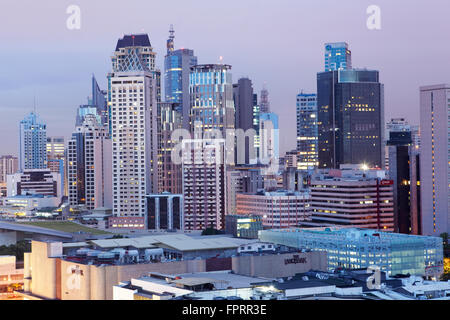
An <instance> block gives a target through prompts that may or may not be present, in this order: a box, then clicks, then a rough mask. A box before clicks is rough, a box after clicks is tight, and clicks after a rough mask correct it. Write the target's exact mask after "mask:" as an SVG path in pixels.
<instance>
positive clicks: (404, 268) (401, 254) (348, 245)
mask: <svg viewBox="0 0 450 320" xmlns="http://www.w3.org/2000/svg"><path fill="white" fill-rule="evenodd" d="M259 239H260V240H261V241H265V242H272V243H275V244H279V245H284V246H289V247H294V248H297V249H309V250H313V251H325V252H327V257H328V269H329V271H333V270H336V269H339V268H348V269H360V268H368V267H370V266H378V267H379V268H380V270H381V271H384V272H386V273H387V274H388V275H406V274H410V275H417V276H424V277H428V278H432V279H438V278H439V277H440V276H441V275H442V273H443V244H442V239H441V238H438V237H426V236H415V235H405V234H397V233H390V232H380V231H377V230H369V229H357V228H340V227H334V228H331V227H329V228H310V229H298V228H293V229H278V230H263V231H260V234H259Z"/></svg>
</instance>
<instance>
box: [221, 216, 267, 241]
mask: <svg viewBox="0 0 450 320" xmlns="http://www.w3.org/2000/svg"><path fill="white" fill-rule="evenodd" d="M259 230H263V223H262V217H261V216H258V215H248V216H245V215H238V214H230V215H226V216H225V232H226V233H227V234H232V235H233V236H234V237H237V238H247V239H258V231H259Z"/></svg>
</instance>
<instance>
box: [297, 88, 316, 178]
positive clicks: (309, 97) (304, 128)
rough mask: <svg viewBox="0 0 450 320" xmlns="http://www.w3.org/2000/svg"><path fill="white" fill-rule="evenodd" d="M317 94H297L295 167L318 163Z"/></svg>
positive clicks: (309, 167) (304, 167)
mask: <svg viewBox="0 0 450 320" xmlns="http://www.w3.org/2000/svg"><path fill="white" fill-rule="evenodd" d="M318 157H319V156H318V128H317V94H315V93H312V94H307V93H303V92H302V93H300V94H298V95H297V168H298V169H300V170H307V169H312V168H315V167H317V166H318V165H319V159H318Z"/></svg>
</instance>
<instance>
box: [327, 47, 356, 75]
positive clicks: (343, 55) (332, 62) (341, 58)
mask: <svg viewBox="0 0 450 320" xmlns="http://www.w3.org/2000/svg"><path fill="white" fill-rule="evenodd" d="M351 68H352V52H351V51H350V50H349V49H348V44H347V43H345V42H336V43H326V44H325V71H335V70H347V69H351Z"/></svg>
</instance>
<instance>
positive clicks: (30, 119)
mask: <svg viewBox="0 0 450 320" xmlns="http://www.w3.org/2000/svg"><path fill="white" fill-rule="evenodd" d="M46 168H47V125H46V124H45V123H44V122H43V121H42V120H41V119H40V118H39V117H38V115H37V114H36V113H34V112H31V113H30V114H29V115H27V116H26V117H25V119H23V120H22V121H20V129H19V169H20V171H22V172H23V170H25V169H46Z"/></svg>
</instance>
